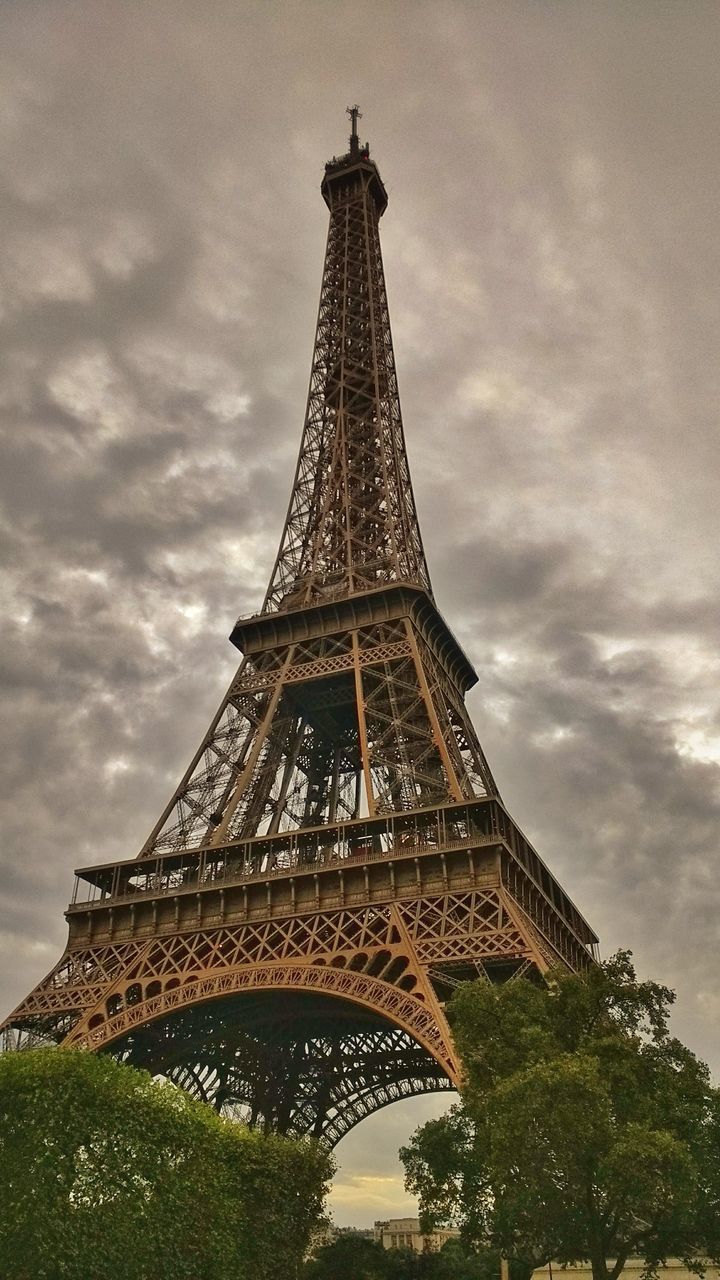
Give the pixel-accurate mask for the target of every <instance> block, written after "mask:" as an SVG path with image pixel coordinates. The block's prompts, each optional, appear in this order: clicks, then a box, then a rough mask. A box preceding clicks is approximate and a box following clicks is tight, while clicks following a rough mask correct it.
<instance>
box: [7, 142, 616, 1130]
mask: <svg viewBox="0 0 720 1280" xmlns="http://www.w3.org/2000/svg"><path fill="white" fill-rule="evenodd" d="M355 118H356V117H355V116H353V123H354V122H355ZM322 193H323V196H324V198H325V201H326V203H327V205H328V208H329V210H330V229H329V235H328V244H327V252H326V258H325V268H324V272H323V283H322V292H321V299H320V311H319V318H318V327H317V335H316V341H315V350H314V355H313V362H312V371H311V377H310V393H309V398H308V407H307V414H306V419H305V426H304V430H303V435H302V442H301V447H300V458H299V462H298V467H297V472H296V475H295V480H294V483H293V489H292V495H291V499H290V507H289V511H288V516H287V520H286V524H285V528H284V530H283V534H282V538H281V543H280V550H279V553H278V557H277V561H276V563H275V566H274V569H273V571H272V575H271V580H270V586H269V588H268V593H267V596H266V599H265V602H264V604H263V607H262V609H261V611H260V612H259V613H257V614H256V615H254V616H253V617H251V618H248V619H241V620H240V621H239V622H238V623H237V624H236V626H235V628H234V631H233V635H232V640H233V642H234V643H235V644H236V645H237V647H238V648H239V649H241V651H242V653H243V655H244V656H243V659H242V662H241V665H240V667H239V670H238V672H237V674H236V675H235V676H234V678H233V680H232V682H231V684H230V688H229V689H228V692H227V694H226V696H225V698H224V699H223V702H222V704H221V706H220V709H219V711H218V712H217V715H216V716H215V718H214V719H213V721H212V723H211V725H210V728H209V730H208V732H207V734H206V735H205V737H204V739H203V741H202V743H201V744H200V747H199V749H198V751H197V752H196V754H195V756H194V757H193V759H192V761H191V762H190V766H189V768H188V770H187V772H186V773H185V775H184V777H183V778H182V780H181V782H180V784H179V786H178V787H177V789H176V791H175V793H174V795H173V796H172V797H171V799H170V801H169V803H168V805H167V806H166V808H165V810H164V811H163V813H162V814H161V816H160V819H159V821H158V823H157V824H156V826H155V828H154V829H153V831H152V832H151V834H150V836H149V838H148V840H147V841H146V843H145V845H144V847H143V849H142V850H141V851H140V853H139V855H138V857H137V858H136V859H135V860H133V861H127V862H123V863H115V864H109V865H99V866H96V867H91V868H86V869H85V870H83V871H81V872H79V873H78V884H77V886H76V893H75V895H74V897H73V901H72V903H71V906H70V908H69V911H68V919H69V923H70V939H69V942H68V948H67V951H66V953H65V955H64V956H63V957H62V958H61V960H60V961H59V962H58V964H57V965H56V966H55V968H54V969H53V970H52V972H51V973H50V974H49V975H48V977H47V978H46V979H45V980H44V981H43V982H41V983H40V984H39V986H38V987H37V988H36V990H35V991H33V992H32V993H31V994H30V995H29V996H28V997H27V999H26V1000H24V1001H23V1002H22V1004H21V1005H20V1006H19V1008H18V1009H17V1010H15V1012H14V1014H13V1015H12V1016H11V1017H10V1018H9V1019H8V1020H7V1021H6V1023H5V1024H4V1034H5V1041H6V1047H9V1048H21V1047H23V1045H26V1044H35V1043H40V1042H43V1043H44V1042H47V1041H50V1042H54V1043H59V1044H63V1045H79V1046H85V1047H86V1048H88V1049H94V1050H100V1051H106V1052H111V1053H114V1054H116V1055H118V1056H119V1057H122V1058H125V1059H127V1060H128V1061H130V1062H135V1063H139V1064H141V1065H143V1066H147V1067H148V1068H149V1069H151V1070H152V1071H155V1072H162V1073H164V1074H166V1075H167V1076H168V1077H169V1078H170V1079H172V1080H174V1081H176V1082H177V1083H178V1084H180V1085H182V1086H183V1087H184V1088H186V1089H188V1090H190V1091H191V1092H193V1093H195V1094H196V1095H197V1096H198V1097H200V1098H203V1099H204V1100H205V1101H208V1102H210V1103H211V1104H212V1105H214V1106H216V1107H217V1108H218V1109H220V1110H222V1111H224V1112H226V1113H227V1114H230V1115H236V1116H242V1117H244V1118H245V1119H247V1120H249V1122H250V1123H252V1124H256V1125H260V1126H262V1127H264V1128H265V1129H275V1130H281V1131H284V1132H290V1133H298V1134H301V1133H302V1134H314V1135H315V1136H316V1137H318V1138H320V1139H321V1140H322V1141H323V1142H326V1143H329V1144H331V1145H332V1144H334V1143H335V1142H337V1141H338V1140H339V1139H340V1138H341V1137H342V1135H343V1134H344V1133H346V1132H347V1131H348V1130H349V1129H350V1128H351V1127H352V1126H353V1125H354V1124H356V1123H358V1121H359V1120H360V1119H362V1118H363V1116H365V1115H368V1114H370V1113H371V1112H372V1111H374V1110H377V1108H378V1107H382V1106H385V1105H387V1104H388V1103H390V1102H392V1101H395V1100H396V1099H398V1098H401V1097H409V1096H412V1095H413V1094H417V1093H423V1092H427V1091H430V1090H437V1089H443V1088H451V1087H452V1086H453V1084H456V1083H457V1081H458V1072H459V1067H458V1063H457V1060H456V1058H455V1054H454V1050H453V1046H452V1040H451V1037H450V1032H449V1028H448V1025H447V1022H446V1019H445V1014H444V1002H445V1001H446V1000H447V999H448V997H449V995H450V994H451V992H452V990H454V988H455V987H456V986H457V985H458V983H460V982H463V981H466V980H468V979H473V978H475V979H476V978H481V979H482V980H484V981H494V982H495V981H507V980H515V979H518V978H521V977H522V978H530V979H531V980H532V979H533V978H534V979H535V980H537V979H538V978H539V977H540V975H542V973H543V972H544V971H545V970H546V969H547V968H548V967H549V966H551V965H554V964H558V963H561V964H565V965H567V966H569V967H570V968H573V969H577V968H580V967H582V966H583V965H586V964H588V963H591V961H592V956H593V950H594V947H595V943H596V941H597V940H596V938H595V935H594V933H593V932H592V930H591V929H590V927H589V926H588V925H587V923H586V922H585V921H584V919H583V917H582V916H581V915H580V913H579V912H578V911H577V908H575V907H574V906H573V904H572V903H571V902H570V900H569V899H568V898H567V895H566V894H564V892H563V890H562V889H561V887H560V885H559V884H558V883H557V881H556V880H555V879H554V878H553V876H552V875H551V873H550V872H549V871H548V869H547V867H545V865H544V863H543V862H542V861H541V859H540V858H539V857H538V855H537V853H536V852H535V850H534V849H532V847H531V846H530V845H529V843H528V841H527V840H526V839H525V837H524V836H523V835H522V833H521V832H520V831H519V830H518V828H517V827H516V826H515V824H514V822H513V821H512V819H511V818H510V817H509V815H508V814H507V811H506V810H505V809H504V807H503V805H502V803H501V802H500V798H499V796H498V793H497V788H496V786H495V782H494V780H493V777H492V774H491V772H490V769H489V767H488V764H487V761H486V759H485V756H484V754H483V751H482V748H481V746H480V743H479V741H478V738H477V735H476V733H475V730H474V728H473V726H472V724H471V722H470V719H469V717H468V714H467V711H466V708H465V702H464V698H465V694H466V692H467V690H468V689H469V688H470V687H471V685H472V684H473V683H474V682H475V681H476V679H477V677H476V676H475V673H474V671H473V670H472V667H471V666H470V663H469V662H468V659H467V658H466V656H465V654H464V653H463V652H462V650H461V649H460V647H459V646H458V644H457V642H456V640H455V639H454V637H453V636H452V633H451V632H450V631H449V629H448V628H447V626H446V624H445V622H444V621H443V619H442V618H441V617H440V615H439V613H438V611H437V609H436V607H435V604H434V601H433V598H432V593H431V588H430V579H429V575H428V571H427V566H426V563H425V556H424V553H423V547H422V541H421V538H420V532H419V527H418V522H417V515H416V510H415V501H414V498H413V492H412V486H411V483H410V473H409V468H408V462H407V457H406V453H405V444H404V439H403V428H402V419H401V415H400V402H399V398H398V392H397V380H396V376H395V363H394V356H393V349H392V339H391V335H390V323H389V318H388V308H387V298H386V292H385V283H384V276H383V269H382V260H381V255H380V241H379V232H378V224H379V219H380V216H381V215H382V213H383V212H384V210H385V207H386V204H387V196H386V193H385V189H384V187H383V185H382V182H381V180H380V176H379V173H378V170H377V167H376V166H375V164H374V162H373V161H372V160H371V159H370V156H369V152H368V149H367V147H364V148H361V146H360V143H359V140H358V138H357V136H356V134H355V131H354V128H353V135H352V138H351V140H350V150H349V152H348V153H347V154H346V155H345V156H343V157H341V158H340V159H335V160H333V161H331V162H330V164H329V165H327V166H326V171H325V177H324V179H323V183H322Z"/></svg>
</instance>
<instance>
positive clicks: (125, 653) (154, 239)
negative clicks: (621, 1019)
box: [0, 0, 720, 1223]
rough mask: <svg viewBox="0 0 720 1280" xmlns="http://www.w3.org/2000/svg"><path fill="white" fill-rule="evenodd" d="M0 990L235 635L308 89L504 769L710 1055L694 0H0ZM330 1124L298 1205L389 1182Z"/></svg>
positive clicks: (714, 668) (278, 493) (42, 959)
mask: <svg viewBox="0 0 720 1280" xmlns="http://www.w3.org/2000/svg"><path fill="white" fill-rule="evenodd" d="M0 49H1V50H2V54H1V55H0V56H1V58H2V62H3V65H2V67H1V68H0V85H1V88H0V94H1V95H2V110H1V112H0V137H1V145H2V164H1V166H0V168H1V177H0V182H1V184H2V185H1V190H0V215H1V216H0V222H1V224H2V227H3V245H2V253H1V254H0V363H1V365H2V379H1V383H0V401H1V402H2V419H3V423H2V425H3V438H2V458H1V461H0V473H1V475H2V482H1V483H2V506H1V507H0V537H1V539H2V555H3V563H4V573H3V579H2V593H3V607H2V627H3V639H2V646H1V648H0V681H1V682H2V699H3V711H4V714H3V731H2V751H1V752H0V778H1V781H2V804H3V808H2V829H3V835H4V839H3V841H2V853H1V857H2V867H3V870H2V888H3V894H2V906H1V908H0V948H1V950H2V960H1V961H0V964H1V974H0V1006H1V1008H0V1013H2V1014H3V1015H5V1014H6V1013H7V1012H9V1011H10V1009H11V1008H12V1007H13V1006H14V1004H16V1003H17V1002H18V1001H19V1000H20V999H21V997H22V996H24V995H25V994H26V993H27V991H28V990H29V989H30V987H31V986H32V985H33V984H34V983H35V982H36V981H37V980H39V979H40V978H41V977H42V976H43V975H44V973H45V972H46V971H47V969H48V968H49V967H50V966H51V965H52V964H53V963H54V961H55V959H56V958H57V956H58V955H59V953H60V951H61V949H62V946H63V944H64V938H65V925H64V921H63V915H62V913H63V910H64V907H65V905H66V902H67V899H68V897H69V893H70V888H71V876H72V870H73V868H74V867H76V866H79V865H83V864H87V863H91V862H98V861H103V860H110V859H113V858H120V857H130V856H133V855H134V854H135V853H136V852H137V850H138V848H139V846H140V845H141V843H142V842H143V840H144V839H145V837H146V835H147V833H148V831H149V829H150V827H151V826H152V825H153V823H154V821H155V819H156V817H157V816H158V813H159V811H160V809H161V807H162V805H163V804H164V803H165V801H166V799H167V798H168V795H169V793H170V792H171V790H172V788H173V786H174V784H175V782H176V780H177V778H178V776H179V775H180V774H181V773H182V771H183V770H184V768H185V766H186V764H187V762H188V760H189V758H190V755H191V754H192V751H193V750H194V748H195V746H196V745H197V741H198V740H199V738H200V736H201V734H202V732H203V731H204V729H205V727H206V725H207V723H208V721H209V719H210V716H211V714H212V713H213V712H214V710H215V707H216V706H217V704H218V702H219V700H220V697H221V695H222V692H223V690H224V688H225V685H226V683H227V681H228V679H229V677H230V675H231V673H232V670H233V669H234V666H235V657H236V655H235V651H234V650H233V649H232V648H231V646H230V645H229V644H228V642H227V640H226V636H227V634H228V632H229V630H230V627H231V625H232V622H233V621H234V618H235V616H236V615H237V614H239V613H246V612H250V611H252V610H254V609H255V608H257V607H258V606H259V604H260V602H261V598H262V594H263V591H264V587H265V584H266V580H267V577H268V574H269V571H270V567H271V563H272V560H273V557H274V553H275V550H276V544H277V540H278V537H279V533H280V528H281V523H282V520H283V517H284V512H285V506H286V502H287V497H288V492H289V486H290V482H291V477H292V471H293V467H294V459H295V453H296V449H297V444H298V440H299V433H300V429H301V425H302V413H303V408H304V401H305V395H306V385H307V376H308V371H309V364H310V354H311V347H312V339H313V329H314V321H315V311H316V306H317V298H318V292H319V285H320V272H321V266H322V255H323V248H324V238H325V232H326V211H325V207H324V205H323V203H322V200H321V198H320V195H319V190H318V187H319V182H320V178H321V176H322V167H323V162H324V161H325V160H326V159H327V158H329V157H330V156H331V155H332V154H333V153H334V152H339V151H341V150H342V149H343V148H344V142H345V136H346V120H345V116H344V110H345V106H346V104H347V103H349V102H355V101H358V102H360V104H361V106H362V108H363V111H364V118H363V120H362V122H361V130H360V131H361V134H362V137H363V139H364V138H365V137H367V138H369V140H370V144H371V148H372V152H373V155H374V157H375V158H376V160H377V161H378V163H379V166H380V169H381V173H382V175H383V178H384V180H385V183H386V185H387V187H388V190H389V193H390V206H389V209H388V212H387V214H386V216H385V218H384V219H383V246H384V255H385V266H386V273H387V278H388V288H389V295H390V306H391V315H392V320H393V329H394V336H395V346H396V357H397V363H398V371H399V377H400V390H401V397H402V402H403V409H404V417H405V425H406V433H407V439H408V447H409V451H410V460H411V465H412V468H413V475H414V482H415V487H416V493H417V500H418V506H419V510H420V518H421V522H422V526H423V533H424V538H425V544H426V548H427V552H428V558H429V561H430V568H431V573H432V576H433V581H434V586H435V592H436V596H437V599H438V602H439V604H440V607H441V609H442V610H443V612H444V613H445V615H446V617H447V619H448V621H449V623H450V625H451V626H452V627H453V628H454V630H455V631H456V632H457V634H458V635H459V637H460V639H461V641H462V643H463V644H464V646H465V647H466V649H467V651H468V652H469V654H470V655H471V657H472V659H473V661H474V663H475V665H476V667H477V670H478V672H479V676H480V680H479V684H478V686H477V688H476V690H474V691H473V693H472V695H471V700H470V701H471V707H472V712H473V715H474V718H475V722H476V725H477V727H478V730H479V732H480V736H481V740H482V741H483V744H484V746H485V748H486V750H487V754H488V756H489V758H490V762H491V765H492V767H493V769H494V772H495V776H496V778H497V779H498V783H499V786H500V789H501V791H502V794H503V797H504V799H505V802H506V804H507V805H508V807H509V809H510V811H511V813H512V814H513V816H514V817H515V819H516V821H517V822H518V823H519V824H520V826H521V827H522V828H523V829H524V830H525V832H526V833H527V835H528V836H529V837H530V838H531V840H532V841H533V842H534V843H535V844H536V846H537V848H538V849H539V851H540V852H541V853H542V855H543V856H544V857H545V859H546V860H547V862H548V863H549V864H550V866H551V868H552V869H553V871H554V872H555V874H556V875H557V876H558V878H559V879H560V880H561V881H562V883H563V885H564V887H565V888H566V889H567V890H568V892H569V893H570V894H571V896H572V897H573V898H574V899H575V900H576V902H577V903H578V905H579V906H580V908H581V909H582V910H583V912H584V913H585V915H586V916H587V917H588V918H589V919H590V921H591V923H592V924H593V925H594V927H595V928H596V929H597V931H598V932H599V934H600V936H601V939H602V946H603V951H604V953H605V954H610V953H611V952H612V951H614V950H615V949H616V948H618V947H621V946H622V947H628V946H629V947H631V948H632V949H633V950H634V952H635V957H636V962H637V965H638V968H639V970H640V972H641V973H642V974H643V975H645V976H652V977H655V978H657V979H659V980H662V981H664V982H666V983H668V984H670V985H671V986H673V987H675V988H677V991H678V1004H677V1013H676V1017H675V1022H674V1026H675V1029H676V1031H677V1034H679V1035H680V1036H681V1037H683V1038H684V1039H685V1040H686V1041H687V1043H689V1044H690V1045H691V1047H692V1048H693V1049H695V1050H696V1051H697V1052H698V1053H700V1054H702V1055H703V1056H704V1057H706V1058H707V1059H708V1060H709V1061H710V1062H711V1064H712V1065H713V1068H714V1070H715V1072H716V1074H718V1075H720V972H719V968H718V949H719V948H718V942H719V935H720V929H719V924H718V920H719V918H720V887H719V886H718V865H719V864H718V839H719V832H720V823H719V819H720V790H719V787H718V782H719V780H720V767H719V766H720V701H719V699H718V673H719V668H720V660H719V658H718V626H719V623H720V607H719V605H718V586H719V583H718V577H719V572H718V557H717V540H718V497H717V493H718V461H719V460H718V443H717V440H718V434H717V426H716V417H717V410H718V401H719V395H718V392H719V390H720V388H719V387H718V351H719V350H720V304H719V301H718V299H719V297H720V294H719V291H718V284H719V283H720V280H719V276H720V272H719V270H718V268H719V266H720V261H719V259H720V253H719V251H718V235H717V224H718V208H719V207H720V180H719V173H720V168H719V163H718V152H717V137H718V133H719V132H720V85H719V77H718V55H719V54H720V8H718V5H717V3H715V0H711V2H708V3H704V2H703V0H692V2H691V3H685V4H677V3H673V2H672V0H668V2H667V3H664V2H663V0H635V3H633V4H626V3H622V2H621V0H617V2H616V3H606V2H605V0H575V2H574V3H573V2H572V0H567V2H566V3H559V2H553V0H544V3H539V0H498V2H497V3H493V2H487V0H472V2H468V3H466V4H465V3H461V2H456V3H442V2H441V0H432V3H427V4H426V3H423V2H422V0H417V2H415V3H403V2H402V0H394V2H393V3H391V4H387V3H384V2H381V0H364V2H363V0H354V2H352V3H346V2H345V0H332V2H331V0H324V2H321V0H294V2H293V3H287V4H285V3H281V2H280V0H263V3H258V4H254V3H249V2H247V0H233V2H232V3H230V2H226V0H211V2H210V3H209V4H202V5H200V4H197V3H195V0H172V3H170V2H166V0H153V3H152V4H148V3H146V2H145V0H143V2H142V3H135V2H134V0H114V2H113V0H77V2H76V3H69V2H67V0H54V3H52V4H47V3H35V2H34V0H15V2H13V0H6V2H5V4H4V5H3V7H2V14H1V15H0ZM441 1105H442V1099H439V1100H432V1101H429V1102H424V1103H420V1102H417V1103H415V1104H404V1105H400V1106H397V1107H395V1108H391V1109H390V1110H388V1111H386V1112H382V1113H380V1115H379V1116H377V1117H375V1118H374V1119H371V1120H369V1121H367V1122H365V1124H364V1125H362V1126H360V1127H359V1128H358V1129H357V1130H356V1131H355V1132H354V1133H353V1134H351V1135H350V1136H349V1137H348V1138H347V1139H346V1140H345V1142H344V1143H343V1144H342V1145H341V1147H340V1148H339V1149H338V1156H339V1158H340V1160H341V1161H342V1169H341V1172H340V1174H339V1176H338V1181H337V1186H336V1190H335V1193H334V1212H335V1216H336V1220H337V1221H338V1222H340V1223H343V1222H367V1221H372V1219H373V1218H375V1217H381V1216H388V1215H390V1214H392V1213H395V1212H401V1211H403V1210H404V1209H406V1208H407V1207H408V1206H409V1203H410V1202H409V1201H408V1199H407V1197H406V1196H405V1194H404V1192H403V1189H402V1182H401V1177H400V1174H399V1170H398V1167H397V1164H396V1161H395V1152H396V1150H397V1146H398V1145H399V1143H400V1142H402V1141H403V1140H405V1139H406V1138H407V1137H408V1135H409V1133H410V1132H411V1130H412V1128H413V1127H414V1126H415V1124H416V1123H418V1122H419V1120H420V1119H421V1118H422V1117H423V1116H425V1115H426V1114H430V1112H431V1111H432V1112H435V1111H437V1110H438V1109H439V1108H440V1106H441Z"/></svg>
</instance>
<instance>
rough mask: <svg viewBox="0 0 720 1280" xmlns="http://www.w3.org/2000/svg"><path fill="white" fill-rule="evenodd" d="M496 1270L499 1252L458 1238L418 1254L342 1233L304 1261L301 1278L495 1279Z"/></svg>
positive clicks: (380, 1279) (368, 1279)
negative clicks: (476, 1247) (435, 1250)
mask: <svg viewBox="0 0 720 1280" xmlns="http://www.w3.org/2000/svg"><path fill="white" fill-rule="evenodd" d="M499 1274H500V1255H499V1254H497V1253H487V1252H483V1253H481V1254H478V1253H476V1252H475V1250H473V1249H472V1248H471V1247H470V1246H469V1245H467V1244H465V1243H464V1242H462V1241H460V1240H448V1241H447V1242H446V1244H445V1245H444V1246H443V1248H442V1249H441V1250H440V1251H439V1252H438V1253H422V1254H420V1253H415V1252H414V1251H413V1250H412V1249H385V1248H384V1247H383V1245H381V1244H378V1243H376V1242H375V1241H373V1240H367V1239H365V1238H364V1237H363V1236H359V1235H344V1236H340V1237H339V1238H338V1239H337V1240H334V1241H333V1242H332V1244H327V1245H324V1246H323V1247H322V1248H321V1249H318V1251H317V1254H316V1256H315V1258H313V1260H312V1261H311V1262H306V1264H305V1269H304V1271H303V1280H339V1277H342V1280H497V1277H498V1276H499Z"/></svg>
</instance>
